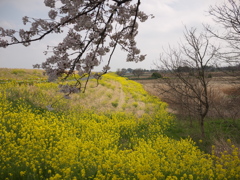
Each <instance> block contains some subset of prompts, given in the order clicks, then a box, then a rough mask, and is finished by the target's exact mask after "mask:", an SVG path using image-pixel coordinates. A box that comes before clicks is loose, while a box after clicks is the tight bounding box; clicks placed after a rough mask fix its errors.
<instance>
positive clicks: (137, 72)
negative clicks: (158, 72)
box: [132, 68, 144, 78]
mask: <svg viewBox="0 0 240 180" xmlns="http://www.w3.org/2000/svg"><path fill="white" fill-rule="evenodd" d="M132 73H133V75H134V76H137V77H138V78H139V76H141V75H143V74H144V70H143V69H141V68H138V69H134V70H133V71H132Z"/></svg>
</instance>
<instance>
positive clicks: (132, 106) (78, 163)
mask: <svg viewBox="0 0 240 180" xmlns="http://www.w3.org/2000/svg"><path fill="white" fill-rule="evenodd" d="M19 73H20V74H22V75H21V76H19ZM0 78H1V84H0V117H1V118H0V144H1V146H0V154H1V156H0V169H1V171H0V179H4V180H21V179H23V180H28V179H29V180H32V179H36V180H41V179H48V180H57V179H59V180H60V179H69V180H73V179H75V180H76V179H95V180H100V179H102V180H105V179H115V180H116V179H118V180H120V179H140V180H148V179H149V180H152V179H163V180H164V179H168V180H170V179H240V176H239V174H240V159H239V149H238V148H237V147H236V146H235V145H234V143H233V142H232V141H231V139H228V140H226V142H225V143H226V144H228V146H229V149H228V151H223V152H219V151H218V152H217V153H216V147H215V146H212V148H211V153H206V152H204V151H202V150H201V149H200V148H199V146H198V143H199V142H195V141H193V140H192V139H191V138H190V137H187V138H179V139H175V138H172V135H169V132H170V131H171V129H173V128H174V127H175V125H176V123H177V122H176V119H175V116H174V115H173V114H171V113H169V112H168V111H167V107H168V105H167V104H166V103H165V102H162V101H160V100H159V98H157V97H155V96H152V95H150V94H149V93H148V92H147V91H146V90H145V89H144V88H143V86H142V85H141V84H140V83H137V82H135V81H132V80H128V79H127V78H124V77H119V76H117V75H115V74H114V73H109V74H106V75H104V76H103V77H102V79H101V80H100V81H99V85H98V86H97V87H96V85H97V82H96V80H94V79H91V81H90V83H89V85H88V88H87V91H86V93H84V94H83V93H78V94H73V95H71V96H70V97H71V98H70V99H65V98H63V97H64V96H63V95H64V94H62V93H60V92H59V89H58V86H59V84H60V83H62V82H55V83H50V82H46V77H45V76H44V75H43V74H42V72H41V71H37V70H36V71H34V72H33V71H29V70H7V69H0ZM65 83H68V84H71V83H74V81H73V80H71V81H68V82H65Z"/></svg>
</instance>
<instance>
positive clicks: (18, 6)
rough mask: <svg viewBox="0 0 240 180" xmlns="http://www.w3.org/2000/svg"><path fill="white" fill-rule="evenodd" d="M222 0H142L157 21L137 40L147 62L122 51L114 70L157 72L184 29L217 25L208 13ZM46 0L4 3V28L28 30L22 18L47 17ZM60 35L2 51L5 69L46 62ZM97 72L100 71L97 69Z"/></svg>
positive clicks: (0, 7)
mask: <svg viewBox="0 0 240 180" xmlns="http://www.w3.org/2000/svg"><path fill="white" fill-rule="evenodd" d="M221 1H222V0H142V3H141V10H143V11H145V12H146V13H147V14H153V15H154V16H155V18H154V19H149V20H148V21H147V22H145V23H141V24H140V27H139V34H138V37H137V43H138V47H139V48H140V49H141V52H142V53H143V54H147V57H146V59H145V60H144V61H143V62H140V63H129V62H126V61H125V59H126V54H125V53H124V52H121V51H120V50H118V51H117V52H116V53H115V55H114V56H113V59H112V62H111V70H113V71H115V70H116V69H118V68H128V67H130V68H133V69H135V68H144V69H154V68H155V66H154V62H155V61H157V59H158V57H159V54H160V53H161V51H162V48H164V47H168V45H174V44H176V43H178V42H179V41H180V39H182V37H183V31H184V26H187V27H188V28H191V27H197V28H198V29H201V27H202V24H203V23H204V24H205V23H208V24H213V21H212V19H211V17H210V16H209V15H208V13H207V11H208V9H209V6H210V5H213V6H214V5H215V4H216V3H220V2H221ZM43 2H44V0H0V27H3V28H12V29H19V28H24V26H23V24H22V17H23V16H25V15H26V16H29V17H47V13H48V10H49V9H48V8H47V7H45V6H44V3H43ZM58 39H60V37H59V36H56V35H55V36H52V35H51V37H50V36H49V37H47V38H44V39H43V40H41V41H39V42H34V43H32V45H31V46H30V47H24V46H23V45H14V46H9V47H8V48H5V49H3V48H0V67H1V68H27V69H31V68H32V65H33V64H36V63H41V62H43V61H44V60H45V59H46V56H45V55H44V54H43V51H45V50H46V47H47V45H51V44H56V43H57V42H58ZM96 70H100V68H97V69H96Z"/></svg>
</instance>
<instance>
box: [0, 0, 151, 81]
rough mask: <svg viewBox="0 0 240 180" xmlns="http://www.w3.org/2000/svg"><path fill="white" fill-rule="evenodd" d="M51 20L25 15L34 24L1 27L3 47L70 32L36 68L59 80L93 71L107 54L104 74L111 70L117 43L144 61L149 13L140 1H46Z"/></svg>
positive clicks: (129, 57)
mask: <svg viewBox="0 0 240 180" xmlns="http://www.w3.org/2000/svg"><path fill="white" fill-rule="evenodd" d="M44 3H45V5H46V6H47V7H49V8H50V10H49V12H48V16H49V19H35V18H30V17H27V16H25V17H23V18H22V20H23V24H24V25H26V24H30V29H29V30H24V29H20V30H19V31H15V30H12V29H4V28H2V27H0V47H3V48H5V47H7V46H9V45H13V44H19V43H22V44H23V45H25V46H28V45H30V44H31V42H33V41H37V40H41V39H42V38H44V37H45V36H47V35H50V34H51V33H64V31H63V30H66V29H68V33H67V34H66V36H65V38H64V39H63V41H62V42H59V44H58V45H57V46H56V47H52V48H51V49H50V50H49V49H48V50H47V51H46V52H45V54H49V53H52V55H51V56H49V57H48V58H47V59H46V61H45V62H43V63H42V64H39V65H35V66H34V67H40V68H43V69H45V70H46V72H47V74H48V75H49V80H55V79H56V78H58V77H59V76H60V75H61V74H62V73H64V72H66V71H68V73H69V74H71V73H73V72H74V71H76V70H77V71H79V74H84V73H88V74H90V73H91V70H92V69H93V67H95V66H98V65H99V64H100V63H101V62H102V58H103V56H107V58H108V59H109V60H108V64H107V65H106V66H104V69H103V73H106V72H107V71H108V70H109V69H110V66H109V64H110V60H111V57H112V54H113V52H114V51H115V49H116V46H117V45H119V46H120V47H121V48H122V50H124V51H127V52H128V55H127V61H135V62H138V61H143V60H144V59H145V56H146V55H141V54H140V50H139V49H138V48H137V46H136V41H135V37H136V35H137V33H138V31H137V30H138V22H144V21H146V20H147V19H148V15H146V14H145V13H144V12H142V11H140V0H93V1H86V0H77V1H72V0H60V1H59V0H44Z"/></svg>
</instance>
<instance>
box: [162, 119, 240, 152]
mask: <svg viewBox="0 0 240 180" xmlns="http://www.w3.org/2000/svg"><path fill="white" fill-rule="evenodd" d="M165 134H166V135H167V136H169V137H172V138H173V139H176V140H180V139H181V138H183V139H185V138H188V137H191V138H192V139H193V140H194V141H195V142H196V145H197V146H199V148H200V149H201V150H203V151H205V152H207V153H211V149H212V145H215V146H219V148H221V149H223V148H226V149H227V147H223V146H226V144H223V143H222V142H223V141H224V142H226V141H227V140H228V139H230V140H231V141H232V142H233V144H235V145H236V146H238V147H239V146H240V119H238V120H235V121H233V120H231V119H228V120H224V119H206V121H205V138H203V137H202V136H201V131H200V125H199V123H198V121H197V120H193V121H192V125H191V123H190V120H189V119H187V118H185V119H184V118H177V117H176V119H175V123H174V125H173V126H171V127H170V128H169V129H168V130H166V132H165ZM220 146H222V147H220Z"/></svg>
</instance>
